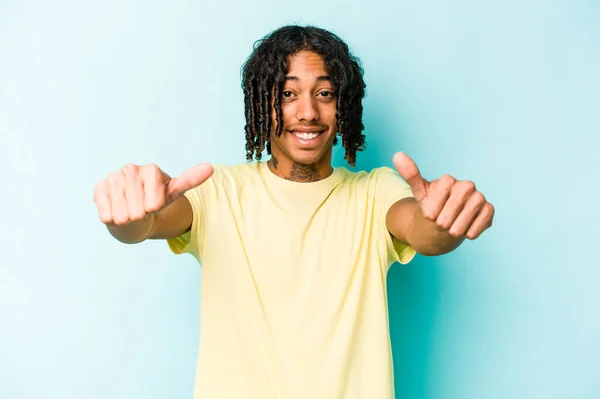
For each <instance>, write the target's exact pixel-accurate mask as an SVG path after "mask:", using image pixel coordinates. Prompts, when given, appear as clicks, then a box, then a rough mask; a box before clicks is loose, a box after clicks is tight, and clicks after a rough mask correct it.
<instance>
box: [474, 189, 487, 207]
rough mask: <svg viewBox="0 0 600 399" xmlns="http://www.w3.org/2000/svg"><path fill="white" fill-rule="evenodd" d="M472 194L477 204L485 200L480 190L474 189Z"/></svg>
mask: <svg viewBox="0 0 600 399" xmlns="http://www.w3.org/2000/svg"><path fill="white" fill-rule="evenodd" d="M473 196H474V197H475V200H476V201H477V203H478V204H482V203H484V202H485V197H484V196H483V194H482V193H481V191H475V193H473Z"/></svg>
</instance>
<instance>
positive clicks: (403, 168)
mask: <svg viewBox="0 0 600 399" xmlns="http://www.w3.org/2000/svg"><path fill="white" fill-rule="evenodd" d="M394 166H395V167H396V170H398V173H400V176H402V178H403V179H404V180H406V182H407V183H408V185H409V186H410V188H411V190H412V192H413V195H414V197H415V199H416V200H417V201H419V202H420V201H422V200H423V199H424V198H425V197H426V196H427V188H428V187H429V182H428V181H427V180H425V179H423V177H422V176H421V172H419V168H418V167H417V164H416V163H415V161H413V160H412V159H411V158H410V157H409V156H408V155H406V154H405V153H403V152H398V153H396V155H394Z"/></svg>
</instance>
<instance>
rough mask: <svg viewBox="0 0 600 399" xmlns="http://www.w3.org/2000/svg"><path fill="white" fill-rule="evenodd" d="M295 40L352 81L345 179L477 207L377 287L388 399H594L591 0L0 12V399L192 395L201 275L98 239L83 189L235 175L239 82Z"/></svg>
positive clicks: (596, 107) (597, 341)
mask: <svg viewBox="0 0 600 399" xmlns="http://www.w3.org/2000/svg"><path fill="white" fill-rule="evenodd" d="M293 22H297V23H302V24H305V23H310V24H316V25H319V26H322V27H325V28H327V29H330V30H332V31H334V32H336V33H338V34H339V35H341V36H342V37H343V38H344V39H345V40H346V41H347V42H348V43H349V45H350V46H351V48H352V49H353V50H354V51H355V52H356V53H357V54H358V55H359V56H360V57H361V59H362V61H363V65H364V68H365V71H366V75H365V78H366V81H367V84H368V95H367V98H366V99H365V101H364V106H365V125H366V134H367V142H368V149H367V151H366V152H364V153H361V154H359V161H358V169H371V168H373V167H376V166H382V165H387V166H391V165H392V162H391V157H392V155H393V153H394V152H396V151H406V152H407V153H408V154H409V155H411V156H412V157H413V158H414V159H415V161H416V162H417V164H418V165H419V166H420V168H421V171H422V173H423V175H424V176H425V177H426V178H430V179H433V178H437V177H439V176H441V175H442V174H445V173H450V174H453V175H454V176H456V177H457V178H460V179H468V180H473V181H475V183H476V184H477V185H478V187H479V189H480V190H481V191H482V192H484V194H486V196H487V198H488V199H489V200H490V201H491V202H492V203H493V204H494V205H495V206H496V219H495V223H494V226H493V228H492V229H491V230H490V231H489V232H487V233H485V234H484V235H483V236H482V237H481V238H480V239H478V240H477V241H473V242H467V243H465V244H464V245H463V246H461V247H460V248H459V249H458V250H456V251H455V252H453V253H451V254H449V255H446V256H443V257H436V258H426V257H420V256H419V257H417V258H416V259H415V260H414V261H413V262H412V263H410V264H409V265H407V266H399V265H395V266H394V267H393V268H392V269H391V271H390V273H389V277H388V283H389V301H390V319H391V334H392V338H393V349H394V366H395V377H396V392H397V397H398V398H402V399H455V398H460V399H482V398H485V399H506V398H511V399H513V398H523V399H538V398H539V399H550V398H556V399H564V398H569V399H575V398H578V399H596V398H600V294H599V293H598V283H599V282H600V268H599V266H600V262H598V257H597V255H596V251H595V250H596V248H597V246H598V238H599V237H600V234H599V233H598V228H599V225H600V223H599V222H600V218H599V216H598V188H597V187H598V181H599V178H600V167H599V165H598V162H597V160H596V159H597V147H598V145H600V139H599V137H600V3H599V2H597V1H591V0H590V1H577V0H571V1H567V0H564V1H558V0H548V1H537V2H535V1H515V0H508V1H502V2H501V1H487V2H481V1H475V0H470V1H458V2H451V1H441V0H440V1H433V0H431V1H421V2H418V3H417V2H409V1H396V2H388V1H383V0H370V1H368V2H364V1H363V2H359V1H338V0H329V1H316V0H305V1H302V2H295V3H292V2H283V1H277V2H276V1H253V2H241V1H237V2H220V3H216V2H210V3H209V2H193V1H182V0H178V1H171V2H166V1H165V2H156V1H132V0H119V1H116V0H107V1H103V2H90V1H88V2H82V1H75V0H57V1H53V2H44V1H39V0H32V1H6V0H4V1H2V2H0V175H1V179H0V181H1V186H0V187H1V188H0V189H1V193H2V195H1V196H0V209H1V210H2V215H1V222H0V398H6V399H13V398H14V399H20V398H27V399H29V398H39V397H44V398H52V399H54V398H60V399H67V398H77V399H79V398H93V399H95V398H145V399H152V398H157V399H158V398H166V397H168V398H190V397H191V393H192V388H193V376H194V369H195V361H196V354H197V352H196V351H197V345H198V332H199V325H198V316H199V286H200V278H201V269H200V267H199V266H198V265H197V264H196V263H195V261H194V259H193V258H192V257H190V256H184V257H175V256H173V255H171V254H170V252H169V251H168V249H167V246H166V244H165V243H164V242H146V243H144V244H140V245H133V246H128V245H125V244H121V243H119V242H117V241H116V240H114V239H112V237H111V236H110V235H109V234H108V233H107V232H106V230H105V228H104V226H103V225H102V224H101V223H100V222H99V220H98V216H97V213H96V209H95V204H94V203H93V201H92V195H93V187H94V184H95V183H96V181H97V180H99V179H101V178H104V177H105V176H106V175H107V174H109V173H111V172H113V171H116V170H118V169H119V168H120V167H122V166H123V165H125V164H127V163H130V162H132V163H138V164H144V163H149V162H155V163H157V164H158V165H160V166H161V167H162V168H163V169H164V170H165V171H167V172H168V173H171V174H173V175H177V174H179V173H181V172H183V171H184V170H186V169H187V168H188V167H190V166H192V165H194V164H195V163H197V162H201V161H208V162H213V163H226V164H235V163H238V162H243V161H244V154H245V153H244V133H243V125H244V120H243V101H242V100H243V99H242V93H241V90H240V66H241V64H242V62H243V61H244V60H245V58H246V57H247V56H248V55H249V53H250V51H251V48H252V44H253V42H254V41H255V40H256V39H258V38H259V37H261V36H263V35H264V34H266V33H267V32H269V31H271V30H272V29H275V28H277V27H279V26H280V25H282V24H286V23H293ZM335 162H336V164H337V165H343V164H344V161H343V154H342V153H341V151H339V149H337V150H336V152H335Z"/></svg>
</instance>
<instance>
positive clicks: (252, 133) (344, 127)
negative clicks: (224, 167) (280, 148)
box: [242, 25, 366, 166]
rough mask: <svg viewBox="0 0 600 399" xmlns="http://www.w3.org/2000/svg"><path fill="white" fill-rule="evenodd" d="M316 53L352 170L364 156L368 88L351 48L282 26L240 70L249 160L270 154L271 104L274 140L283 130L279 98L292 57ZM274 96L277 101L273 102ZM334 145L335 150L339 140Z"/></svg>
mask: <svg viewBox="0 0 600 399" xmlns="http://www.w3.org/2000/svg"><path fill="white" fill-rule="evenodd" d="M303 50H308V51H313V52H315V53H317V54H319V55H320V56H321V57H323V60H324V63H325V70H326V71H327V73H328V74H329V76H330V77H331V84H332V86H333V90H334V93H335V95H336V97H337V110H336V118H337V130H338V134H339V135H340V136H341V138H342V145H343V147H344V148H345V150H346V155H345V157H344V158H345V159H346V160H347V161H348V163H349V164H350V165H352V166H354V165H355V163H356V152H357V151H362V150H363V149H364V144H365V135H364V134H362V131H363V129H364V126H363V123H362V113H363V108H362V98H363V97H364V95H365V88H366V85H365V82H364V80H363V70H362V68H361V66H360V61H359V60H358V58H357V57H356V56H354V55H353V54H351V53H350V51H349V49H348V45H347V44H346V43H344V42H343V41H342V40H341V39H340V38H339V37H338V36H336V35H335V34H333V33H331V32H329V31H326V30H324V29H320V28H316V27H313V26H306V27H304V26H295V25H291V26H284V27H281V28H279V29H277V30H275V31H273V32H271V33H270V34H268V35H267V36H265V37H264V38H262V39H261V40H259V41H257V42H256V43H255V45H254V51H253V52H252V54H251V55H250V57H249V58H248V59H247V61H246V62H245V63H244V65H243V67H242V89H243V90H244V107H245V114H246V126H245V128H244V129H245V131H246V159H247V160H248V161H251V160H252V158H255V159H256V160H260V159H261V155H262V152H263V151H264V149H265V147H266V149H267V153H268V154H271V142H270V140H269V138H270V133H271V114H272V108H271V101H272V100H273V108H274V109H275V115H276V122H277V123H276V126H277V130H276V134H277V137H280V136H281V134H282V129H283V117H282V112H281V96H282V93H281V92H282V90H283V85H284V83H285V75H286V73H287V72H288V69H289V57H290V56H293V55H294V54H297V53H298V52H300V51H303ZM271 96H273V98H272V97H271ZM333 144H334V145H335V144H337V137H336V138H335V139H334V142H333Z"/></svg>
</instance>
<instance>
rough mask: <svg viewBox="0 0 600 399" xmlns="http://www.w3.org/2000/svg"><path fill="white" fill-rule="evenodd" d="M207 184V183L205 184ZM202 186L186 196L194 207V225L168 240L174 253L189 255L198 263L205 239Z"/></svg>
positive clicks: (186, 193)
mask: <svg viewBox="0 0 600 399" xmlns="http://www.w3.org/2000/svg"><path fill="white" fill-rule="evenodd" d="M205 184H206V183H205ZM201 187H202V186H198V187H195V188H192V189H191V190H188V191H186V192H185V194H184V196H185V197H186V198H187V199H188V201H190V205H191V206H192V225H191V228H190V231H188V232H186V233H184V234H182V235H180V236H179V237H175V238H169V239H167V243H168V244H169V248H170V249H171V251H173V253H175V254H177V255H179V254H183V253H189V254H191V255H192V256H194V258H196V259H197V260H198V261H200V255H201V253H202V241H201V240H202V237H204V223H203V222H204V220H205V215H204V200H203V195H202V189H201Z"/></svg>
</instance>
